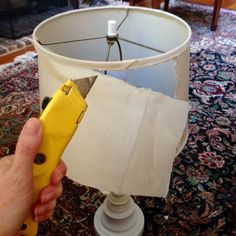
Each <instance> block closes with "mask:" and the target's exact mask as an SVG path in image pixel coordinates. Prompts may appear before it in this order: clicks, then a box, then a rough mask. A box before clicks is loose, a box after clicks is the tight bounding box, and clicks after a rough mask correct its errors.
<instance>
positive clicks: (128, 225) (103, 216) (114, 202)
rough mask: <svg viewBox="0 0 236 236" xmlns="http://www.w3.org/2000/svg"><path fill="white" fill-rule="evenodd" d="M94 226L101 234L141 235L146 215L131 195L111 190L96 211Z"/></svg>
mask: <svg viewBox="0 0 236 236" xmlns="http://www.w3.org/2000/svg"><path fill="white" fill-rule="evenodd" d="M94 226H95V230H96V232H97V234H98V235H100V236H141V235H142V233H143V229H144V216H143V212H142V211H141V209H140V208H139V207H138V205H137V204H135V203H134V201H133V199H132V198H131V197H130V196H128V195H124V194H115V193H112V192H111V193H110V194H109V195H108V196H107V198H106V199H105V201H104V203H103V204H102V205H101V206H100V207H99V208H98V210H97V211H96V213H95V216H94Z"/></svg>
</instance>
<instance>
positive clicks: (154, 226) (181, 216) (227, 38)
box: [0, 1, 236, 236]
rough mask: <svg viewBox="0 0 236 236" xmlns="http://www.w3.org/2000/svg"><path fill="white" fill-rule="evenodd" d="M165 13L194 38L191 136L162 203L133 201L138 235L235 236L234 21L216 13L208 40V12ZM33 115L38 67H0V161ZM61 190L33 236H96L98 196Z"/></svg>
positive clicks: (29, 62)
mask: <svg viewBox="0 0 236 236" xmlns="http://www.w3.org/2000/svg"><path fill="white" fill-rule="evenodd" d="M177 2H178V1H177ZM170 10H171V12H173V13H175V14H178V15H179V16H181V17H183V18H184V19H185V20H186V21H187V22H188V23H189V24H190V26H191V28H192V30H193V37H192V42H191V61H190V89H189V91H190V97H189V98H190V103H191V111H190V113H189V128H190V135H189V138H188V141H187V144H186V146H185V148H184V150H183V151H182V152H181V153H180V155H179V156H178V157H176V159H175V162H174V164H173V172H172V176H171V184H170V188H169V193H168V196H167V198H166V199H164V198H149V197H138V196H136V197H134V199H135V201H136V202H137V203H138V205H139V206H140V207H141V208H142V210H143V212H144V215H145V230H144V235H146V236H153V235H160V236H165V235H166V236H176V235H178V236H180V235H181V236H182V235H183V236H185V235H193V236H195V235H203V236H204V235H208V236H209V235H212V236H213V235H214V236H216V235H221V236H229V235H236V233H235V232H234V231H233V230H232V224H233V223H234V222H232V221H230V217H229V216H230V210H231V208H232V204H236V142H235V141H236V132H235V131H236V89H235V84H236V52H235V48H236V47H235V46H236V45H235V43H236V42H235V38H236V28H235V27H236V24H235V22H236V14H235V13H234V12H232V11H226V10H222V12H221V18H220V21H219V27H218V30H217V31H216V32H210V31H209V26H210V18H209V14H208V13H209V11H211V9H210V8H208V7H200V6H198V5H192V4H184V3H179V4H178V5H173V4H172V5H171V8H170ZM38 110H39V99H38V74H37V59H36V58H35V57H34V56H32V55H31V56H24V57H21V58H19V59H18V60H16V61H15V63H12V64H9V65H5V66H1V67H0V127H1V129H0V156H4V155H7V154H11V153H13V152H14V149H15V143H16V141H17V137H18V134H19V132H20V129H21V127H22V126H23V124H24V123H25V121H26V120H27V119H28V118H29V117H32V116H37V115H38ZM63 186H64V192H63V196H62V197H61V198H60V199H59V200H58V204H57V207H56V210H55V213H54V215H53V217H52V219H50V220H48V221H46V222H44V223H42V224H40V228H39V233H38V235H39V236H45V235H58V236H60V235H61V236H62V235H63V236H64V235H81V236H83V235H95V231H94V228H93V215H94V212H95V211H96V209H97V207H98V206H99V205H100V204H101V203H102V201H103V200H104V197H105V196H104V195H103V194H102V193H100V192H99V191H98V190H95V189H92V188H89V187H86V186H81V185H79V184H78V183H75V182H73V181H72V180H70V179H68V178H64V179H63Z"/></svg>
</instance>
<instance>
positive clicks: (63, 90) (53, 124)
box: [21, 76, 97, 236]
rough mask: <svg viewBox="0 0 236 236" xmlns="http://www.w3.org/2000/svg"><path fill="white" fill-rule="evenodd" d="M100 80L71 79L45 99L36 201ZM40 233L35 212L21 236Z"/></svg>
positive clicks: (36, 169)
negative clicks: (89, 96) (87, 100)
mask: <svg viewBox="0 0 236 236" xmlns="http://www.w3.org/2000/svg"><path fill="white" fill-rule="evenodd" d="M96 79H97V76H91V77H87V78H83V79H78V80H77V81H75V82H73V81H71V80H68V81H66V82H65V83H64V84H63V85H62V86H61V87H60V88H59V89H58V90H57V91H56V92H55V93H54V94H53V96H52V97H51V98H50V99H47V101H46V103H47V104H45V102H44V104H43V107H44V110H43V111H42V113H41V115H40V117H39V119H40V121H41V123H42V126H43V138H42V143H41V146H40V149H39V151H38V154H37V155H36V157H35V159H34V164H33V177H34V196H33V202H34V203H35V202H36V201H37V199H38V195H39V193H40V191H41V189H42V188H44V187H45V186H47V185H48V184H50V180H51V174H52V172H53V170H54V169H55V168H56V166H57V165H58V163H59V161H60V159H61V155H62V153H63V152H64V150H65V148H66V146H67V144H68V143H69V141H70V139H71V138H72V136H73V134H74V133H75V131H76V129H77V127H78V125H79V123H80V121H81V119H82V117H83V115H84V113H85V111H86V109H87V104H86V102H85V99H84V98H85V97H86V95H87V94H88V93H89V91H90V89H91V87H92V86H93V84H94V82H95V80H96ZM78 90H79V91H78ZM37 232H38V223H37V222H35V221H34V220H33V214H32V212H31V213H30V215H29V216H28V217H27V219H26V220H25V222H24V224H23V225H22V227H21V235H24V236H35V235H36V234H37Z"/></svg>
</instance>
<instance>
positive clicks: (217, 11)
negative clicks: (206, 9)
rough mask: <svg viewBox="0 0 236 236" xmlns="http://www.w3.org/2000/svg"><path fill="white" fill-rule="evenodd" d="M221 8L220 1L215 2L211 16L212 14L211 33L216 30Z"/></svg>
mask: <svg viewBox="0 0 236 236" xmlns="http://www.w3.org/2000/svg"><path fill="white" fill-rule="evenodd" d="M221 6H222V0H215V2H214V9H213V14H212V21H211V30H212V31H215V30H216V29H217V22H218V18H219V14H220V8H221Z"/></svg>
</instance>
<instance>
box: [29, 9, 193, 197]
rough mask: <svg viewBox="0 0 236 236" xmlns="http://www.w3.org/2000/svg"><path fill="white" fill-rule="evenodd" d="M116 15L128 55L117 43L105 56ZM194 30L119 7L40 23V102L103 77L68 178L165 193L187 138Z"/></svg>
mask: <svg viewBox="0 0 236 236" xmlns="http://www.w3.org/2000/svg"><path fill="white" fill-rule="evenodd" d="M111 20H112V22H113V21H116V26H117V33H118V40H119V43H120V46H121V50H122V57H123V58H122V61H120V53H119V50H118V47H117V45H116V43H115V44H114V45H113V46H112V48H111V51H110V55H109V61H105V58H106V52H107V47H108V45H107V39H106V35H107V33H108V31H109V32H111V34H112V35H113V34H115V33H114V22H113V23H112V25H110V29H109V30H108V22H109V21H110V22H111ZM190 36H191V30H190V28H189V26H188V25H187V24H186V23H185V22H184V21H183V20H181V19H180V18H178V17H176V16H174V15H171V14H169V13H166V12H163V11H158V10H152V9H147V8H139V7H121V6H118V7H114V6H113V7H99V8H88V9H82V10H75V11H70V12H66V13H63V14H60V15H57V16H54V17H51V18H49V19H47V20H45V21H44V22H42V23H41V24H40V25H39V26H38V27H37V28H36V29H35V31H34V33H33V40H34V45H35V48H36V50H37V52H38V59H39V83H40V97H41V100H42V98H44V97H45V96H50V95H51V94H53V92H54V91H55V90H56V89H57V88H58V87H60V85H61V84H62V83H63V82H64V81H66V80H68V79H72V80H77V79H80V78H83V77H86V76H91V75H99V78H98V80H97V81H96V82H95V85H94V90H91V95H90V94H89V95H88V98H87V103H88V107H89V108H88V111H87V113H86V114H85V117H84V119H83V120H82V122H81V124H80V127H79V129H78V130H77V133H76V135H75V136H74V138H73V139H72V142H71V143H70V145H69V147H68V148H67V150H66V152H65V154H64V160H65V162H66V163H67V165H68V175H69V177H71V178H73V179H74V180H77V181H79V182H80V183H82V184H86V185H89V186H92V187H96V188H99V189H102V190H106V191H114V192H122V193H127V194H139V195H157V196H160V195H161V196H163V195H165V194H166V192H167V189H168V184H169V178H170V173H171V168H172V162H173V159H174V157H175V156H176V155H177V154H178V152H179V151H180V150H181V149H182V147H183V146H184V143H185V141H186V124H187V114H188V109H189V107H188V104H187V102H185V101H187V100H188V79H189V44H190ZM104 71H106V72H107V75H104V74H103V72H104ZM112 77H115V78H121V79H123V80H125V81H126V82H128V83H126V82H123V81H120V80H115V79H112ZM129 84H131V85H129ZM132 85H134V86H132ZM136 87H142V88H150V89H151V90H152V91H150V90H148V89H141V90H140V89H137V88H136ZM154 91H156V92H154ZM157 92H158V93H157ZM129 95H130V96H129ZM125 96H129V97H130V98H131V99H130V100H124V99H123V98H124V97H125ZM107 101H109V104H108V102H107ZM137 103H138V104H137ZM118 108H119V109H118ZM117 109H118V110H117ZM154 131H155V133H154ZM184 135H185V136H184ZM183 137H184V138H183ZM104 156H105V157H104ZM119 157H120V158H119ZM104 158H105V159H104ZM145 163H146V164H145ZM147 163H148V164H147ZM127 173H129V174H127ZM145 175H146V177H144V176H145ZM144 186H146V187H144Z"/></svg>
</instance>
